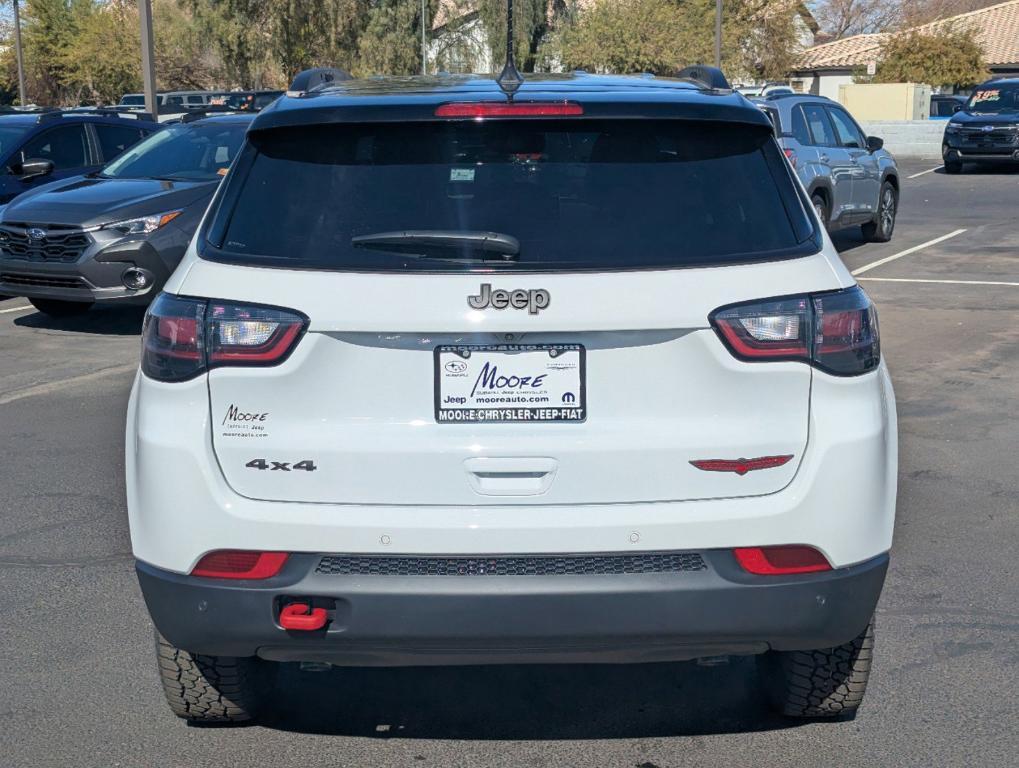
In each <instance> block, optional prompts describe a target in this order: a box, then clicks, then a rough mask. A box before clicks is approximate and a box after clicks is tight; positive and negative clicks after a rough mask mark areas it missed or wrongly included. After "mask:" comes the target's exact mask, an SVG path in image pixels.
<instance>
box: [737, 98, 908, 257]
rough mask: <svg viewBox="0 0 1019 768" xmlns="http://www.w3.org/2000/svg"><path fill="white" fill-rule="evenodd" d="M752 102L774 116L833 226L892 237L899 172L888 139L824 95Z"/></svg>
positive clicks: (787, 148)
mask: <svg viewBox="0 0 1019 768" xmlns="http://www.w3.org/2000/svg"><path fill="white" fill-rule="evenodd" d="M753 101H754V103H755V104H757V106H758V107H760V108H761V109H762V110H763V111H764V112H766V113H767V114H768V116H769V117H770V118H771V121H772V123H773V124H774V125H775V133H776V135H777V137H778V140H779V144H780V145H781V146H782V149H783V150H784V151H785V155H786V157H787V158H788V159H789V162H790V163H791V164H792V166H793V168H795V169H796V174H797V175H798V176H799V177H800V181H802V182H803V186H804V188H805V189H806V190H807V194H809V195H810V199H811V202H812V203H813V205H814V208H815V209H816V210H817V215H818V217H819V218H820V219H821V221H823V222H824V224H825V226H826V227H827V228H828V231H829V232H832V231H834V230H836V229H842V228H844V227H852V226H862V229H863V236H864V237H865V238H866V239H868V240H872V241H875V242H887V241H889V240H891V239H892V232H893V230H894V229H895V214H896V212H897V211H898V206H899V172H898V169H897V168H896V167H895V158H894V157H892V155H891V153H890V152H888V151H887V150H886V149H884V148H883V146H884V142H883V141H882V140H881V139H879V138H878V137H877V136H867V135H866V134H865V133H864V132H863V130H862V129H861V128H860V126H859V125H858V124H857V122H856V121H855V120H854V119H853V117H852V116H851V115H850V114H849V112H847V111H846V109H845V108H844V107H842V105H840V104H838V103H836V102H834V101H832V100H831V99H827V98H825V97H823V96H808V95H801V94H775V95H772V96H770V97H768V98H765V99H753Z"/></svg>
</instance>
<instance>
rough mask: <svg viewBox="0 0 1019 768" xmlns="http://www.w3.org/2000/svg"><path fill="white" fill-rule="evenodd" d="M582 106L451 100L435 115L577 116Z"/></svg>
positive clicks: (563, 103)
mask: <svg viewBox="0 0 1019 768" xmlns="http://www.w3.org/2000/svg"><path fill="white" fill-rule="evenodd" d="M582 114H584V108H583V107H582V106H580V105H579V104H577V103H576V102H573V101H512V102H503V101H483V102H452V103H450V104H441V105H439V106H438V107H437V108H436V109H435V116H436V117H466V118H474V119H477V120H480V119H482V118H486V117H577V116H579V115H582Z"/></svg>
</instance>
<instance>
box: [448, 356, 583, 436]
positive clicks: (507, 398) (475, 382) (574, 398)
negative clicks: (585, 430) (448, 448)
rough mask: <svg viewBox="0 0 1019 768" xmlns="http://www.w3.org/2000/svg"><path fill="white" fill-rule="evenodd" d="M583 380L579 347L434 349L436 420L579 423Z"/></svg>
mask: <svg viewBox="0 0 1019 768" xmlns="http://www.w3.org/2000/svg"><path fill="white" fill-rule="evenodd" d="M584 379H585V371H584V348H583V347H582V346H581V345H579V344H494V345H491V346H455V345H449V346H441V347H436V349H435V420H436V421H437V422H439V423H440V424H464V423H481V422H505V421H512V422H528V423H532V422H547V421H565V422H582V421H584V420H585V419H586V418H587V400H586V395H585V393H584Z"/></svg>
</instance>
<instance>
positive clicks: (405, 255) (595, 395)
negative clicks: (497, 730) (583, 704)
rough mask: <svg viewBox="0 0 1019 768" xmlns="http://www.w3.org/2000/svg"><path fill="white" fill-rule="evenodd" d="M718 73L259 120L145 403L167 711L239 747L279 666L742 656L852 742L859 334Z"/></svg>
mask: <svg viewBox="0 0 1019 768" xmlns="http://www.w3.org/2000/svg"><path fill="white" fill-rule="evenodd" d="M709 69H710V68H706V67H700V68H695V69H694V72H696V73H699V74H698V75H697V76H698V77H699V78H703V79H699V80H697V81H694V80H680V79H659V78H653V77H649V76H633V77H622V76H597V75H586V74H577V73H575V74H572V75H551V76H541V75H529V76H524V77H523V79H522V82H521V81H517V80H515V79H509V78H507V79H506V80H505V81H500V80H493V79H491V78H489V77H482V76H450V77H444V78H441V79H439V80H436V79H435V78H394V79H389V80H387V79H378V80H370V81H356V80H355V81H345V82H340V81H337V82H334V83H333V84H332V85H329V86H325V87H319V88H317V89H316V88H312V87H307V88H306V87H298V86H296V85H292V87H291V89H290V93H294V94H296V95H285V96H283V97H281V98H280V99H279V100H278V101H276V102H275V103H274V104H273V105H272V106H271V107H270V108H268V109H266V110H265V111H263V112H261V113H260V114H259V115H258V116H256V117H255V119H254V121H253V122H252V124H251V128H250V129H249V131H248V134H247V138H246V141H245V144H244V146H243V148H242V149H241V151H240V153H239V155H238V157H237V161H236V162H235V164H234V166H233V169H232V170H231V172H230V174H229V175H228V176H227V178H226V181H225V183H224V185H223V187H222V188H221V189H220V192H219V195H218V203H215V204H214V205H213V206H212V207H211V208H210V212H209V215H208V217H207V218H206V220H205V221H204V223H203V224H202V226H201V227H200V229H199V230H198V232H196V234H195V237H194V239H193V241H192V243H191V245H190V246H189V248H188V253H187V256H186V257H185V260H184V262H182V264H181V266H180V268H179V269H178V270H177V271H176V272H175V273H174V275H173V276H172V277H171V279H170V281H169V282H168V283H167V284H166V286H165V287H164V293H162V294H161V295H160V296H159V297H158V298H157V299H156V301H155V302H154V303H153V304H152V305H151V306H150V307H149V310H148V315H147V318H146V320H145V324H144V329H143V333H142V345H143V348H142V360H141V370H140V372H139V374H138V376H137V377H136V379H135V383H134V387H133V391H132V394H131V398H130V403H129V406H128V417H127V422H128V426H127V440H126V446H127V448H126V451H127V453H126V472H127V500H128V515H129V519H130V528H131V541H132V547H133V551H134V555H135V557H136V559H137V572H138V578H139V581H140V584H141V589H142V593H143V595H144V597H145V602H146V604H147V606H148V609H149V612H150V613H151V616H152V619H153V622H154V624H155V626H156V628H157V629H158V632H159V637H158V641H157V652H158V657H159V674H160V677H161V680H162V683H163V689H164V692H165V694H166V697H167V701H168V702H169V704H170V707H171V708H172V710H173V711H174V712H175V713H176V714H177V715H179V716H180V717H183V718H187V719H188V720H191V721H196V722H234V721H241V720H246V719H249V718H251V717H254V716H255V715H256V714H257V713H258V708H259V706H260V704H262V703H264V702H265V701H267V700H268V701H271V696H272V694H271V692H270V691H267V690H266V683H267V679H270V678H271V676H270V678H267V676H266V672H267V671H269V669H270V668H271V666H272V664H273V663H275V662H299V661H300V662H309V663H315V664H320V665H321V664H335V665H354V666H356V665H419V664H489V663H522V662H595V661H600V662H614V663H618V662H646V661H673V660H683V659H692V658H698V657H704V656H711V657H716V656H720V655H733V654H736V655H743V654H759V656H758V658H759V668H760V670H761V673H762V676H763V680H764V689H765V690H766V691H767V693H768V695H769V696H770V697H771V699H772V701H773V702H774V703H775V705H776V706H777V707H778V708H779V710H780V711H782V712H784V713H785V714H787V715H792V716H801V717H829V716H835V715H846V714H849V713H852V712H853V711H855V709H856V708H857V706H859V704H860V702H861V700H862V698H863V693H864V689H865V687H866V683H867V675H868V672H869V669H870V664H871V654H872V645H873V629H872V624H871V617H872V615H873V612H874V607H875V604H876V603H877V600H878V595H879V593H880V591H881V586H882V583H883V580H884V575H885V570H886V568H887V565H888V551H889V548H890V545H891V538H892V530H893V518H894V511H895V483H896V426H895V402H894V398H893V394H892V388H891V383H890V379H889V376H888V372H887V368H886V366H885V364H884V363H883V362H882V357H881V352H880V344H879V338H878V326H877V317H876V313H875V310H874V307H873V305H872V304H871V302H870V300H869V299H868V297H867V296H866V294H865V293H864V292H863V290H862V289H861V288H860V287H859V286H858V285H857V284H856V282H855V280H854V279H853V277H852V275H851V274H850V273H849V271H848V270H847V269H846V268H845V266H843V264H842V262H841V261H840V260H839V257H838V254H837V253H836V252H835V250H834V249H833V247H832V245H831V242H830V240H828V238H826V237H825V236H824V231H823V228H822V223H821V221H820V220H819V219H818V218H817V217H816V216H815V212H814V208H813V207H812V206H811V205H810V200H809V198H808V197H807V196H806V194H805V193H804V191H803V189H802V188H801V187H800V185H799V184H798V183H797V182H796V179H795V176H794V175H793V172H792V170H791V168H790V166H789V164H788V163H787V162H786V161H785V158H784V157H783V155H782V150H781V148H780V147H779V145H778V144H777V142H776V141H775V139H774V136H773V131H772V127H771V124H770V122H769V121H768V119H767V118H766V117H765V116H764V115H763V114H762V113H761V112H760V111H759V110H758V109H757V108H755V107H754V106H753V105H751V104H750V103H749V102H748V101H746V100H745V99H744V98H743V97H742V96H739V95H738V94H734V93H732V92H730V91H728V90H727V89H726V90H720V89H721V88H723V87H724V85H725V84H724V78H722V77H721V73H720V72H717V70H712V71H710V72H709V71H708V70H709ZM690 77H693V75H690ZM715 84H717V85H718V88H715V87H713V85H715ZM515 86H518V87H519V89H517V87H515ZM302 91H307V93H301V92H302ZM829 119H830V118H828V117H825V120H829ZM338 695H342V694H338Z"/></svg>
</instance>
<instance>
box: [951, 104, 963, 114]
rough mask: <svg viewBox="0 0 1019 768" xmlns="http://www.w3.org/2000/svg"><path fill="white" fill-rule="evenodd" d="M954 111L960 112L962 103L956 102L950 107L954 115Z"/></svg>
mask: <svg viewBox="0 0 1019 768" xmlns="http://www.w3.org/2000/svg"><path fill="white" fill-rule="evenodd" d="M956 112H962V104H956V105H954V106H953V107H952V114H953V115H954V114H955V113H956Z"/></svg>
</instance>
